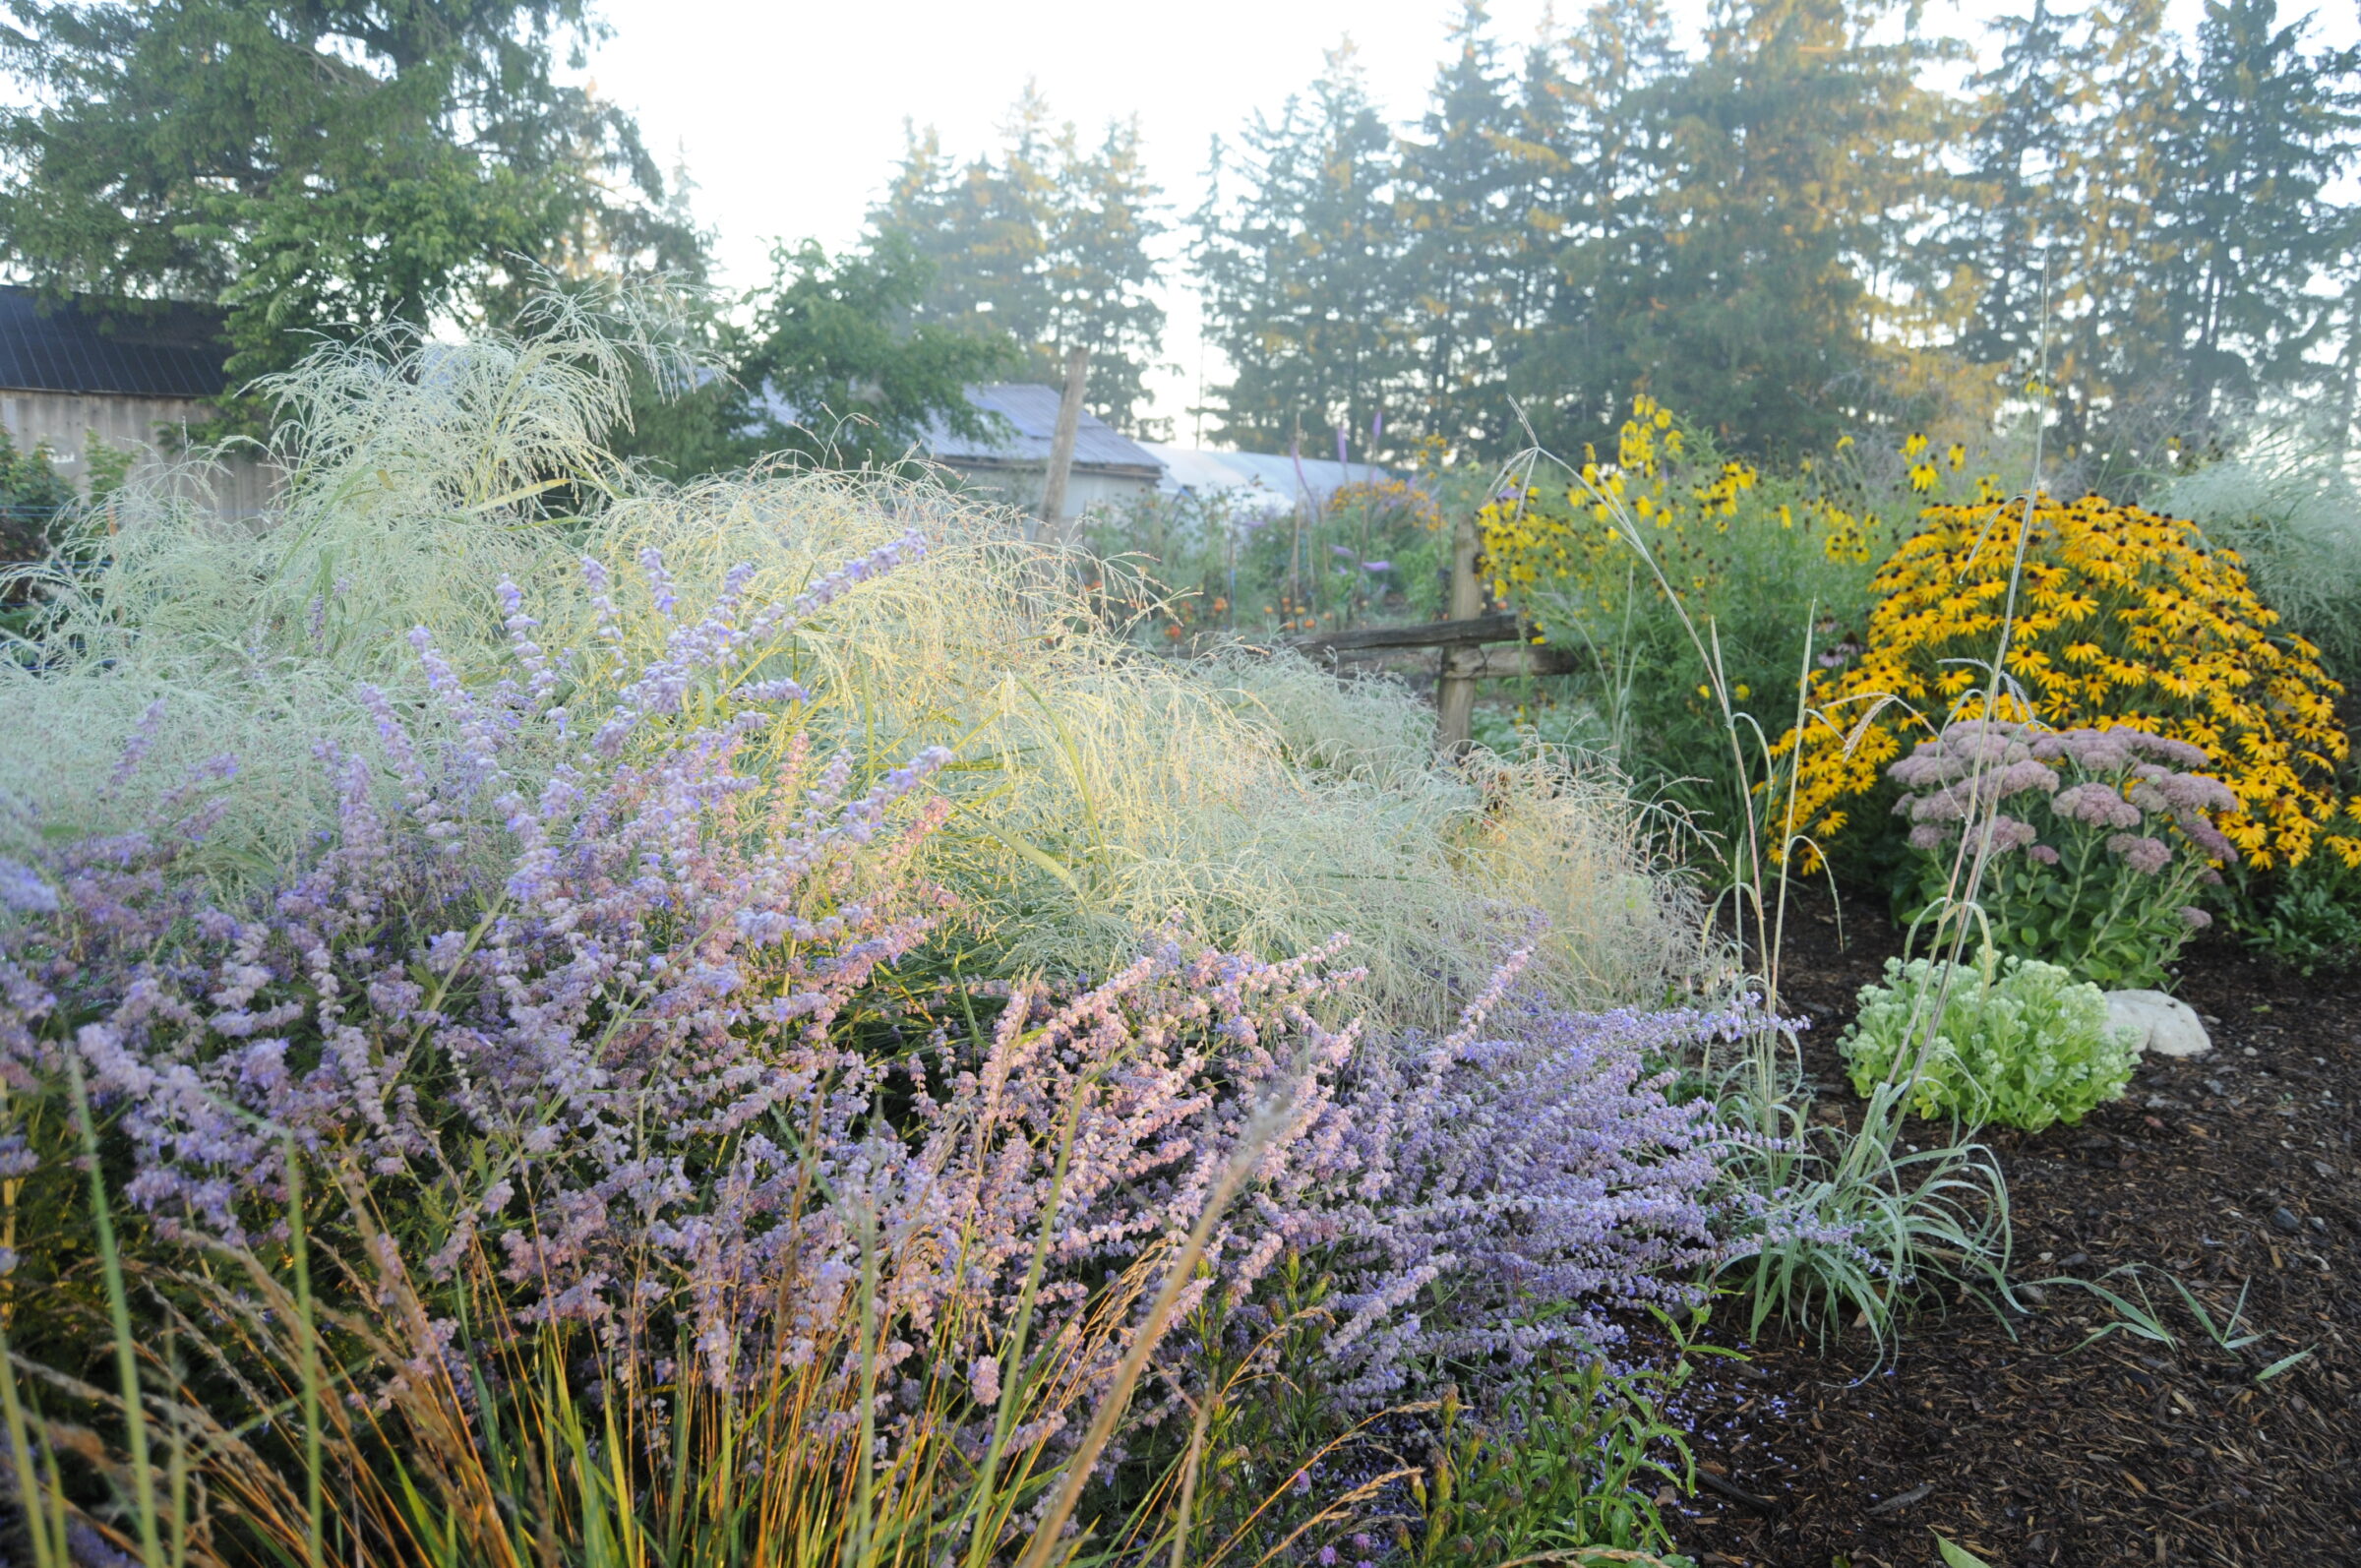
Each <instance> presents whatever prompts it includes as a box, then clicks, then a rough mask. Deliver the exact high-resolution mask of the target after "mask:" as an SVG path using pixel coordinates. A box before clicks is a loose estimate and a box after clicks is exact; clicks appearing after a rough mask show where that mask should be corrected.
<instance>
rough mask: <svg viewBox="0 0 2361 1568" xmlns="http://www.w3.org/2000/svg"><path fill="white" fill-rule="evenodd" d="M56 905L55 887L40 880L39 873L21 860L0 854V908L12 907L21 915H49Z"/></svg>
mask: <svg viewBox="0 0 2361 1568" xmlns="http://www.w3.org/2000/svg"><path fill="white" fill-rule="evenodd" d="M57 908H58V902H57V889H55V888H53V887H51V886H50V885H49V884H48V883H47V882H45V881H43V880H42V879H41V874H40V873H38V872H36V871H34V870H33V869H32V868H31V867H30V866H28V865H26V864H25V863H24V862H23V861H20V860H10V859H9V858H8V857H7V856H5V855H0V909H13V910H15V911H16V912H17V913H19V914H21V915H52V914H55V913H56V912H57Z"/></svg>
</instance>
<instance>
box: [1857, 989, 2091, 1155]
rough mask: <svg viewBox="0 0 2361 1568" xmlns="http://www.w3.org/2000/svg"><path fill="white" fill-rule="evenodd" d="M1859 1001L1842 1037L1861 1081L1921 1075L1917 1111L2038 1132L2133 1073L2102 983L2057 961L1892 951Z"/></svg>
mask: <svg viewBox="0 0 2361 1568" xmlns="http://www.w3.org/2000/svg"><path fill="white" fill-rule="evenodd" d="M1860 1000H1861V1010H1860V1015H1859V1016H1858V1017H1857V1018H1856V1019H1855V1020H1854V1022H1853V1026H1852V1028H1851V1029H1850V1030H1849V1031H1848V1032H1847V1033H1846V1037H1845V1041H1844V1045H1843V1047H1842V1049H1843V1051H1844V1054H1845V1059H1846V1062H1847V1063H1848V1064H1849V1067H1850V1070H1851V1074H1852V1087H1853V1089H1854V1091H1855V1092H1856V1093H1858V1094H1861V1095H1864V1096H1865V1095H1867V1094H1869V1093H1870V1092H1871V1090H1872V1089H1874V1088H1875V1087H1876V1086H1877V1085H1878V1084H1880V1083H1883V1082H1886V1081H1889V1080H1896V1081H1899V1080H1902V1079H1904V1078H1906V1077H1914V1081H1913V1083H1912V1086H1911V1088H1910V1091H1909V1095H1908V1100H1909V1106H1910V1109H1911V1110H1912V1111H1914V1112H1915V1113H1917V1114H1918V1115H1919V1116H1926V1117H1929V1118H1932V1117H1935V1116H1957V1117H1960V1118H1962V1119H1964V1120H1967V1121H1971V1122H1991V1121H1997V1122H2000V1123H2002V1124H2003V1125H2005V1126H2012V1127H2023V1128H2024V1129H2026V1130H2027V1131H2028V1132H2038V1131H2040V1130H2041V1129H2042V1128H2043V1127H2046V1126H2048V1125H2049V1124H2050V1123H2051V1122H2053V1121H2063V1122H2065V1123H2066V1124H2067V1125H2069V1126H2072V1125H2073V1124H2074V1123H2075V1122H2078V1121H2080V1120H2082V1118H2083V1116H2085V1114H2087V1113H2088V1112H2089V1110H2090V1108H2091V1107H2093V1106H2096V1105H2099V1104H2101V1103H2102V1102H2104V1101H2108V1100H2114V1099H2117V1098H2119V1097H2120V1096H2121V1095H2122V1094H2123V1086H2124V1085H2125V1084H2126V1083H2128V1082H2130V1081H2131V1076H2132V1061H2133V1057H2134V1052H2133V1050H2132V1047H2131V1045H2130V1043H2129V1042H2128V1041H2126V1040H2125V1039H2124V1038H2123V1037H2122V1036H2121V1035H2120V1034H2119V1033H2117V1032H2116V1031H2114V1030H2111V1029H2109V1028H2108V1026H2107V1001H2106V996H2105V994H2104V993H2102V992H2101V991H2100V990H2099V989H2098V988H2097V987H2096V986H2093V985H2091V984H2089V982H2087V981H2077V980H2076V979H2075V978H2074V975H2073V972H2072V971H2070V970H2067V969H2063V968H2061V967H2059V966H2058V965H2056V964H2045V963H2041V962H2040V961H2038V960H2036V959H2025V958H2010V959H2005V960H2004V959H2001V958H2000V957H1998V955H1996V954H1995V953H1993V952H1992V950H1991V949H1990V948H1986V949H1985V950H1984V954H1983V957H1982V959H1981V961H1980V962H1978V963H1976V964H1972V965H1971V964H1952V963H1948V962H1939V961H1936V960H1932V959H1925V958H1918V959H1913V960H1911V961H1910V962H1909V963H1908V964H1905V963H1903V961H1902V960H1901V959H1899V958H1889V959H1887V960H1886V980H1885V984H1884V985H1881V986H1864V987H1862V988H1861V996H1860ZM1938 1001H1940V1004H1941V1007H1942V1013H1941V1016H1940V1019H1939V1021H1935V1022H1934V1024H1933V1029H1932V1035H1933V1038H1932V1041H1931V1043H1930V1042H1929V1041H1928V1034H1929V1028H1928V1026H1929V1022H1930V1020H1932V1019H1934V1018H1935V1008H1936V1006H1937V1004H1938ZM1922 1048H1923V1059H1921V1060H1918V1062H1917V1069H1916V1072H1915V1074H1914V1075H1913V1074H1912V1073H1911V1070H1910V1069H1911V1063H1912V1060H1913V1058H1917V1057H1919V1056H1920V1054H1921V1050H1922Z"/></svg>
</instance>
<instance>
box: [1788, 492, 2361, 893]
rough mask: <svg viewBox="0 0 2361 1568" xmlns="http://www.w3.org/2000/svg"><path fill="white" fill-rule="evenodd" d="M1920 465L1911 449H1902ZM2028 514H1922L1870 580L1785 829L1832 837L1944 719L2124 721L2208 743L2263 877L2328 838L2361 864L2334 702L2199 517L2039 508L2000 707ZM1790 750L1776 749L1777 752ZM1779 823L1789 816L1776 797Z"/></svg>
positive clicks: (2229, 826)
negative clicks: (1992, 675)
mask: <svg viewBox="0 0 2361 1568" xmlns="http://www.w3.org/2000/svg"><path fill="white" fill-rule="evenodd" d="M1913 455H1916V454H1913ZM2025 520H2026V508H2025V506H2024V503H2023V502H2022V501H2009V500H2004V499H2002V498H2000V497H1998V496H1995V495H1991V494H1989V493H1987V494H1986V496H1985V497H1984V499H1983V500H1981V501H1980V502H1979V503H1977V504H1975V505H1970V506H1941V507H1931V508H1929V509H1928V510H1927V511H1926V513H1924V515H1923V520H1922V522H1921V524H1920V526H1919V528H1918V530H1917V531H1916V532H1915V533H1913V534H1912V535H1911V536H1910V537H1909V538H1908V539H1907V540H1906V541H1905V542H1904V543H1903V545H1902V547H1901V548H1900V549H1899V550H1897V551H1896V552H1895V554H1894V555H1893V557H1892V558H1891V559H1890V560H1888V561H1887V562H1886V564H1885V565H1884V566H1883V567H1881V568H1879V569H1878V573H1877V576H1876V577H1875V579H1874V580H1873V582H1872V584H1871V593H1872V595H1873V598H1874V605H1873V608H1872V609H1871V612H1870V619H1869V632H1868V636H1867V643H1868V646H1867V648H1866V650H1865V651H1864V652H1863V653H1862V655H1861V656H1860V657H1859V658H1858V659H1857V660H1855V661H1853V662H1852V663H1851V664H1849V665H1848V666H1846V667H1845V668H1843V669H1841V670H1838V671H1833V672H1832V671H1827V670H1823V671H1820V672H1817V673H1816V674H1815V676H1814V678H1813V687H1814V691H1813V695H1812V709H1813V715H1814V716H1813V718H1812V720H1811V721H1810V722H1809V723H1808V724H1807V725H1806V727H1805V730H1804V733H1803V736H1802V751H1803V754H1802V756H1801V758H1800V760H1799V762H1798V765H1797V773H1796V798H1795V802H1794V820H1795V821H1796V822H1797V823H1798V824H1801V825H1802V829H1803V831H1805V832H1807V833H1809V834H1810V835H1811V836H1812V837H1814V838H1816V839H1818V840H1820V841H1822V842H1825V841H1826V840H1827V839H1828V838H1829V837H1830V836H1831V835H1833V834H1835V833H1837V832H1839V831H1841V830H1842V829H1843V828H1844V826H1845V824H1846V809H1845V806H1846V802H1847V801H1850V800H1852V799H1854V798H1856V797H1858V796H1861V795H1864V794H1867V793H1868V792H1869V791H1870V790H1871V789H1873V788H1874V787H1875V786H1876V785H1877V783H1878V780H1879V778H1880V776H1881V775H1882V774H1883V772H1884V770H1885V767H1886V765H1887V764H1888V763H1889V762H1891V761H1893V760H1894V758H1895V757H1896V756H1897V755H1899V754H1901V753H1902V751H1903V749H1904V747H1905V745H1906V744H1907V741H1908V740H1909V739H1914V738H1915V737H1916V736H1918V735H1921V734H1924V733H1927V732H1928V731H1929V728H1930V727H1939V726H1940V725H1941V724H1943V723H1944V722H1945V720H1946V719H1947V718H1955V717H1956V718H1974V717H1981V716H1984V715H1985V713H1986V711H1987V707H1990V708H1993V709H1996V710H1997V716H2000V717H2006V718H2016V719H2027V718H2032V719H2038V720H2040V721H2042V722H2044V723H2047V724H2051V725H2054V726H2057V727H2059V728H2061V729H2063V728H2069V727H2073V726H2077V725H2090V726H2096V727H2099V728H2108V727H2113V726H2117V725H2131V726H2135V727H2137V728H2140V729H2144V730H2149V731H2151V732H2153V733H2155V734H2158V735H2166V736H2171V737H2173V738H2175V739H2178V740H2183V741H2189V742H2192V743H2194V744H2195V745H2198V746H2202V747H2204V748H2205V749H2206V752H2207V754H2209V755H2210V756H2211V757H2212V758H2213V759H2214V763H2213V768H2214V771H2215V772H2216V774H2217V775H2218V776H2219V777H2220V779H2221V781H2222V782H2223V783H2225V784H2227V785H2228V786H2229V787H2230V789H2231V790H2232V792H2234V793H2235V794H2236V795H2237V797H2238V799H2239V801H2240V802H2241V804H2242V808H2243V809H2242V810H2241V811H2239V812H2237V813H2235V814H2231V815H2229V816H2227V817H2226V818H2224V819H2223V820H2222V821H2221V822H2220V824H2219V825H2220V827H2221V830H2222V832H2223V833H2224V834H2225V835H2227V836H2228V838H2229V839H2230V841H2231V842H2232V843H2233V844H2235V845H2237V846H2238V848H2239V849H2240V850H2241V851H2242V852H2243V853H2244V854H2245V855H2246V857H2247V859H2248V860H2249V861H2250V862H2251V863H2253V864H2254V865H2256V866H2258V867H2269V866H2273V865H2293V864H2296V863H2298V862H2301V861H2302V860H2304V859H2305V858H2306V857H2307V856H2309V855H2310V854H2311V853H2312V851H2313V850H2314V848H2315V847H2316V846H2317V845H2318V844H2320V843H2321V842H2322V841H2323V840H2324V838H2325V840H2326V842H2327V843H2328V844H2329V845H2330V846H2331V848H2332V849H2333V851H2334V852H2335V853H2336V854H2337V855H2338V856H2339V857H2340V858H2341V859H2342V860H2343V861H2344V862H2345V863H2346V864H2347V865H2361V801H2356V802H2350V803H2346V802H2340V801H2339V800H2338V799H2337V798H2336V795H2335V793H2334V789H2335V785H2334V778H2335V767H2336V763H2337V762H2338V761H2339V760H2341V759H2342V758H2343V756H2344V754H2345V750H2346V740H2345V736H2344V732H2343V731H2342V729H2341V728H2339V726H2338V725H2337V723H2336V716H2335V712H2334V708H2333V701H2334V698H2335V696H2336V695H2337V694H2339V693H2340V691H2341V690H2342V689H2341V688H2339V687H2338V686H2337V685H2336V684H2335V683H2334V682H2333V681H2331V680H2330V679H2329V678H2328V677H2327V676H2326V675H2325V674H2324V673H2323V672H2322V670H2321V666H2320V659H2319V653H2318V650H2316V649H2315V648H2313V647H2312V645H2311V644H2309V643H2307V642H2305V641H2304V640H2303V639H2302V638H2301V637H2294V636H2275V635H2273V634H2272V633H2271V632H2270V628H2271V626H2272V625H2273V624H2274V623H2275V622H2276V621H2277V619H2278V617H2277V616H2276V615H2275V614H2274V613H2273V612H2272V611H2270V610H2268V609H2266V608H2264V606H2263V605H2262V603H2261V602H2260V601H2259V600H2257V598H2256V597H2255V594H2254V590H2253V589H2252V588H2251V587H2250V586H2249V585H2248V583H2247V579H2246V572H2245V569H2244V567H2243V566H2242V564H2241V563H2240V562H2239V560H2238V558H2237V557H2236V556H2235V555H2233V554H2231V553H2230V552H2228V551H2226V550H2211V549H2209V548H2208V547H2207V545H2206V543H2205V540H2204V539H2203V537H2202V536H2201V535H2200V534H2199V533H2198V531H2197V529H2196V527H2195V526H2194V525H2193V524H2190V523H2187V522H2180V521H2176V520H2174V519H2172V518H2168V517H2162V516H2158V515H2156V514H2155V513H2149V512H2144V511H2142V510H2141V509H2139V508H2137V507H2128V506H2117V505H2115V504H2114V503H2112V502H2109V501H2106V500H2104V499H2102V498H2100V497H2096V496H2089V497H2085V498H2084V499H2083V500H2081V501H2077V502H2074V503H2072V504H2071V505H2061V504H2059V503H2058V502H2056V501H2053V500H2050V499H2048V498H2046V497H2044V498H2042V499H2040V500H2039V501H2038V502H2036V504H2035V505H2034V507H2033V508H2032V513H2031V519H2030V529H2029V531H2028V533H2027V536H2026V539H2025V548H2024V557H2025V570H2024V574H2023V577H2022V579H2021V580H2020V582H2019V586H2018V589H2017V593H2016V596H2015V600H2014V614H2015V623H2014V629H2013V631H2012V632H2011V633H2010V636H2009V651H2008V658H2007V670H2008V674H2009V675H2010V677H2012V678H2013V681H2014V683H2015V687H2014V691H2013V692H2005V691H2004V694H2003V696H2002V698H2001V699H2000V700H1999V701H1998V702H1996V703H1994V702H1989V701H1988V693H1989V689H1990V686H1991V682H1990V680H1989V677H1988V674H1987V671H1986V669H1985V668H1984V667H1983V666H1984V665H1985V664H1987V663H1988V661H1990V660H1991V658H1992V657H1993V654H1994V652H1995V650H1996V649H1997V647H1998V645H1999V638H2000V635H2001V626H2002V623H2003V620H2004V618H2005V617H2006V616H2007V615H2008V614H2009V613H2010V610H2011V608H2012V605H2011V593H2010V579H2011V576H2012V570H2013V567H2014V565H2015V562H2016V558H2017V553H2018V533H2019V530H2020V526H2021V524H2023V523H2024V522H2025ZM1796 744H1797V737H1796V736H1795V734H1794V733H1792V732H1790V733H1789V734H1788V735H1787V736H1786V737H1785V738H1783V739H1782V741H1781V742H1780V744H1779V750H1780V752H1781V754H1788V753H1790V752H1792V751H1793V750H1794V748H1795V746H1796ZM1780 810H1781V814H1782V815H1783V816H1784V815H1785V814H1786V803H1785V802H1782V803H1781V808H1780Z"/></svg>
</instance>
